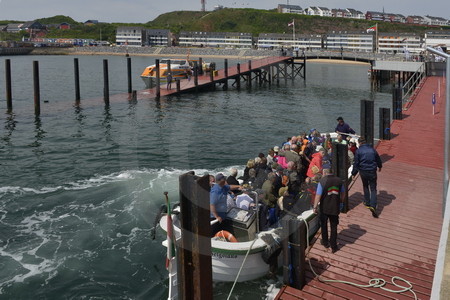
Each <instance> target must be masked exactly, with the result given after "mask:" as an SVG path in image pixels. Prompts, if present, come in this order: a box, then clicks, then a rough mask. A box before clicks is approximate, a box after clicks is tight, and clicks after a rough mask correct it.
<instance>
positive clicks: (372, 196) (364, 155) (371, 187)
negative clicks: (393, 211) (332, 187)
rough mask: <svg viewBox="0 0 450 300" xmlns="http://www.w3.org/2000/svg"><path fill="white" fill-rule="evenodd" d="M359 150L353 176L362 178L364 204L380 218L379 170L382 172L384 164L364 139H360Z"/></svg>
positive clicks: (356, 154) (374, 215)
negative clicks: (378, 199) (378, 209)
mask: <svg viewBox="0 0 450 300" xmlns="http://www.w3.org/2000/svg"><path fill="white" fill-rule="evenodd" d="M359 145H360V146H359V149H358V150H356V153H355V162H354V163H353V170H352V175H353V179H355V176H356V174H358V172H359V175H360V176H361V181H362V184H363V188H364V204H365V205H366V207H367V208H368V209H370V211H371V212H372V216H373V217H374V218H378V214H377V212H376V210H377V168H378V172H381V168H382V166H383V165H382V163H381V158H380V156H379V155H378V153H377V151H376V150H375V149H374V148H373V147H372V146H371V145H369V144H366V140H365V139H364V138H362V137H361V138H359Z"/></svg>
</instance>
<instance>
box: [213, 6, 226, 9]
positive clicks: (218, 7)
mask: <svg viewBox="0 0 450 300" xmlns="http://www.w3.org/2000/svg"><path fill="white" fill-rule="evenodd" d="M223 8H224V7H223V5H216V6H214V10H221V9H223Z"/></svg>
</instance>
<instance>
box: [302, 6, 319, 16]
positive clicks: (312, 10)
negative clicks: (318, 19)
mask: <svg viewBox="0 0 450 300" xmlns="http://www.w3.org/2000/svg"><path fill="white" fill-rule="evenodd" d="M305 14H306V15H308V16H320V11H319V8H318V7H317V6H310V7H308V8H307V9H305Z"/></svg>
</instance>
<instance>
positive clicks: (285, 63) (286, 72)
mask: <svg viewBox="0 0 450 300" xmlns="http://www.w3.org/2000/svg"><path fill="white" fill-rule="evenodd" d="M287 81H288V65H287V62H286V61H285V62H284V84H287Z"/></svg>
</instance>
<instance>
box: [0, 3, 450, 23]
mask: <svg viewBox="0 0 450 300" xmlns="http://www.w3.org/2000/svg"><path fill="white" fill-rule="evenodd" d="M278 3H287V1H286V0H284V1H277V0H275V1H274V0H207V4H206V8H207V10H212V9H213V7H214V6H215V5H217V4H220V5H223V6H225V7H238V8H241V7H246V8H247V7H252V8H261V9H271V8H275V7H276V6H277V5H278ZM289 3H290V4H296V5H300V6H301V7H303V8H304V7H308V6H310V5H315V6H325V7H328V8H355V9H358V10H361V11H363V12H366V11H367V10H376V11H382V10H383V7H384V9H385V11H386V12H393V13H401V14H404V15H412V14H417V15H427V14H428V15H432V16H437V17H444V18H450V1H449V0H433V1H423V0H376V1H361V0H340V1H339V0H308V1H297V0H290V1H289ZM200 7H201V6H200V0H158V1H157V0H0V20H5V19H7V20H11V19H12V20H34V19H37V18H42V17H50V16H54V15H67V16H71V17H72V18H74V19H75V20H77V21H86V20H88V19H96V20H99V21H103V22H114V21H116V22H129V23H133V22H136V23H142V22H148V21H150V20H153V19H154V18H155V17H157V16H158V15H159V14H161V13H165V12H169V11H174V10H200Z"/></svg>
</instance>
